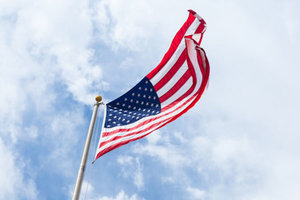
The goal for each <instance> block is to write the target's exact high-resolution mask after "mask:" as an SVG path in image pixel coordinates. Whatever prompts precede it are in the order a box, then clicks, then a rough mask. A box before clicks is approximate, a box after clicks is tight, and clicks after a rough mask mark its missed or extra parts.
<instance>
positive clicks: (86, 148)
mask: <svg viewBox="0 0 300 200" xmlns="http://www.w3.org/2000/svg"><path fill="white" fill-rule="evenodd" d="M95 100H96V103H95V104H94V110H93V114H92V118H91V122H90V127H89V131H88V134H87V137H86V141H85V145H84V150H83V153H82V158H81V163H80V167H79V170H78V175H77V180H76V185H75V189H74V193H73V198H72V200H78V199H79V195H80V190H81V186H82V181H83V177H84V171H85V167H86V161H87V158H88V154H89V149H90V144H91V139H92V136H93V130H94V125H95V120H96V117H97V111H98V108H99V105H100V104H103V103H101V101H102V97H101V96H96V98H95Z"/></svg>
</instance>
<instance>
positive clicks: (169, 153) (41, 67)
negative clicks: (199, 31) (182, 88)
mask: <svg viewBox="0 0 300 200" xmlns="http://www.w3.org/2000/svg"><path fill="white" fill-rule="evenodd" d="M170 5H171V8H170ZM190 8H192V9H194V10H195V11H197V12H198V13H199V14H200V15H201V16H202V17H204V19H206V21H207V23H208V29H207V32H206V35H205V38H204V40H203V47H204V48H205V49H206V51H207V54H208V58H209V60H210V63H211V77H210V82H209V88H208V90H207V91H206V92H205V93H204V95H203V97H202V99H201V100H200V102H199V103H198V104H197V105H196V106H195V107H194V108H193V109H192V110H190V112H188V113H187V114H185V115H184V116H183V117H182V118H180V119H178V120H176V121H175V122H173V123H172V124H170V125H168V126H166V127H165V128H163V129H161V130H160V131H157V132H155V133H152V134H151V135H150V136H148V137H147V139H144V140H142V141H138V142H135V143H134V144H131V145H128V146H127V147H126V148H129V150H126V151H125V150H124V148H125V147H124V148H123V149H122V152H123V151H124V152H125V153H124V152H123V153H122V156H120V155H119V153H120V152H121V151H117V150H116V151H115V152H117V153H110V154H108V155H109V156H106V157H104V158H103V160H104V161H103V162H101V161H97V162H101V168H100V171H101V172H102V170H103V171H105V172H106V173H105V175H102V173H101V172H100V174H101V175H99V174H98V175H95V176H94V177H93V176H92V178H91V179H92V182H91V183H89V184H90V188H91V192H90V193H89V195H91V196H92V197H93V198H94V199H98V200H100V199H101V200H114V199H116V200H138V199H143V198H141V197H140V196H143V197H144V198H146V197H147V198H146V199H153V198H154V199H170V196H171V197H174V198H173V199H175V197H176V199H186V198H185V197H189V198H190V199H201V198H202V199H204V198H205V199H208V200H209V199H212V200H213V199H230V200H234V199H246V200H248V199H249V200H254V199H265V200H268V199H272V200H274V199H275V200H276V199H293V198H294V197H297V196H300V194H299V190H298V188H297V186H298V185H299V180H300V174H299V173H298V171H299V170H298V169H299V167H300V162H299V159H298V155H299V145H298V141H299V136H298V132H297V130H299V129H300V127H299V120H298V113H299V112H300V110H299V106H298V102H299V101H300V99H299V97H300V93H299V89H298V88H299V86H300V82H299V78H298V74H299V69H298V68H299V67H298V60H297V59H298V54H299V45H297V44H298V43H299V37H298V35H299V20H297V19H298V18H299V12H298V10H299V3H298V2H297V1H293V0H291V1H275V2H274V1H270V0H267V1H263V2H261V1H259V2H256V1H253V2H250V1H249V2H238V1H235V0H230V1H226V2H223V1H217V2H212V1H200V2H199V1H198V0H191V1H176V2H173V1H172V2H171V1H158V0H155V1H151V2H149V1H136V0H129V1H126V3H125V2H123V1H120V0H111V1H107V0H101V1H93V2H88V1H81V0H77V1H58V0H55V1H40V2H36V1H23V0H15V1H10V0H3V1H1V5H0V13H1V14H0V57H1V59H0V70H1V73H0V91H1V98H0V111H1V112H0V125H1V127H2V128H1V131H0V154H1V153H2V154H1V156H0V157H1V158H2V160H1V161H0V165H1V168H2V169H3V170H1V171H0V178H1V180H5V182H3V181H2V182H1V184H0V198H1V199H2V198H3V199H20V198H21V194H22V197H23V198H25V199H43V198H47V197H48V196H49V195H50V194H49V193H51V192H49V190H50V189H52V190H51V191H60V192H58V193H59V194H60V195H62V193H64V192H65V193H66V194H63V195H62V196H61V198H60V199H64V198H67V197H69V196H68V195H67V194H68V190H69V189H68V188H67V189H61V187H62V186H61V185H59V184H58V183H60V182H61V183H63V184H64V185H72V183H70V182H71V180H70V179H72V181H73V178H74V177H75V176H76V172H77V167H72V166H73V165H75V163H76V162H74V160H75V159H74V157H79V156H77V154H78V155H79V154H80V153H81V151H80V150H79V149H80V145H78V144H79V143H80V144H82V143H83V142H82V141H81V140H79V139H82V138H84V134H81V133H82V132H84V131H85V130H86V126H87V125H85V124H88V120H89V119H88V117H87V116H86V113H90V112H91V110H90V109H88V108H86V107H84V106H83V105H87V104H90V103H91V102H92V101H93V97H94V96H95V94H96V92H99V91H104V94H105V97H106V98H107V97H109V98H110V97H113V96H114V95H115V96H116V95H120V94H121V92H122V91H123V92H124V91H126V89H128V88H129V87H131V86H132V85H133V84H135V83H136V82H137V81H138V80H139V79H140V78H141V77H142V76H143V75H145V74H146V73H148V72H149V71H150V70H151V69H152V68H153V66H155V65H156V64H157V63H158V62H159V61H160V59H161V57H162V55H163V54H164V53H165V51H166V50H167V48H168V45H169V44H170V42H171V38H173V36H174V34H175V32H176V31H177V30H178V28H179V27H180V25H181V24H182V22H184V20H185V19H186V17H187V12H186V10H187V9H190ZM95 46H97V47H95ZM98 46H99V47H98ZM104 66H106V67H104ZM116 71H118V74H117V73H115V72H116ZM129 71H130V73H129ZM108 72H109V73H108ZM104 80H105V81H104ZM106 81H108V82H109V83H110V85H109V87H110V89H111V90H110V91H108V90H107V88H108V85H107V83H106ZM130 84H132V85H130ZM120 85H122V87H120ZM123 87H124V88H123ZM126 87H127V88H126ZM117 92H119V93H117ZM75 155H76V156H75ZM110 156H111V157H110ZM109 158H111V159H109ZM78 159H79V158H78ZM112 160H116V162H114V161H112ZM78 162H79V161H78ZM19 163H21V165H20V164H19ZM58 163H59V164H58ZM152 170H153V171H154V172H155V173H152V175H151V176H149V175H148V174H149V173H148V172H149V171H150V172H153V171H152ZM158 172H159V173H158ZM46 174H48V176H46ZM53 174H55V175H57V177H62V178H56V179H55V180H52V183H53V182H55V183H56V184H57V185H59V186H57V188H51V187H49V188H48V187H47V191H46V190H45V189H43V184H45V183H44V182H43V181H42V179H45V176H46V177H47V178H48V179H49V181H51V180H50V178H49V177H50V176H51V177H54V176H53ZM116 174H117V175H119V176H118V179H116V178H115V175H116ZM98 176H99V177H100V176H101V178H103V179H99V177H98ZM6 177H8V178H7V180H6ZM70 177H72V178H70ZM47 178H46V179H47ZM58 180H59V181H58ZM74 180H75V178H74ZM99 180H101V181H102V180H106V181H105V182H106V184H102V183H103V181H102V182H101V181H100V183H101V184H102V185H104V186H101V187H100V186H98V185H97V184H99ZM96 181H97V182H96ZM128 182H130V184H128ZM95 183H96V184H95ZM153 183H156V184H153ZM52 185H54V184H52ZM123 186H124V187H123ZM58 187H59V188H58ZM116 187H117V188H116ZM158 187H163V188H164V190H165V191H166V192H165V193H164V191H162V190H161V189H160V188H158ZM23 188H26V191H25V190H24V189H23ZM99 188H100V189H99ZM111 188H114V190H113V191H112V190H111ZM125 188H126V189H125ZM122 189H123V190H122ZM136 189H138V192H137V193H136V194H135V192H133V193H131V194H130V193H129V194H127V191H132V190H134V191H135V190H136ZM101 190H104V191H105V194H106V195H104V196H100V195H99V193H101V192H102V191H101ZM153 190H155V191H156V193H155V195H156V196H151V195H153V194H150V193H151V192H152V191H153ZM119 191H120V192H119ZM124 191H126V193H125V192H124ZM140 193H142V194H143V195H141V194H140ZM180 193H181V194H182V196H180ZM51 195H52V194H51ZM172 195H174V196H172ZM148 197H149V198H148Z"/></svg>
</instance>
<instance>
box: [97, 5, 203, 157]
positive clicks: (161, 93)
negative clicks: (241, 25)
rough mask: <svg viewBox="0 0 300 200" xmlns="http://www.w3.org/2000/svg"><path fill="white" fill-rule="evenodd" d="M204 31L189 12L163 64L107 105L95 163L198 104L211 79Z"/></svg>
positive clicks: (201, 23)
mask: <svg viewBox="0 0 300 200" xmlns="http://www.w3.org/2000/svg"><path fill="white" fill-rule="evenodd" d="M205 30H206V23H205V21H204V20H203V19H202V18H201V17H200V16H199V15H197V13H195V12H194V11H192V10H189V17H188V19H187V20H186V22H185V23H184V24H183V26H182V27H181V28H180V30H179V31H178V32H177V34H176V35H175V37H174V39H173V41H172V43H171V46H170V48H169V50H168V52H167V53H166V54H165V56H164V57H163V59H162V61H161V63H160V64H159V65H158V66H157V67H156V68H154V69H153V70H152V71H151V72H150V73H149V74H148V75H147V76H146V77H145V78H143V79H142V80H141V81H140V82H139V83H138V84H137V85H136V86H134V87H133V88H132V89H131V90H129V91H128V92H127V93H125V94H124V95H122V96H121V97H119V98H117V99H115V100H114V101H111V102H110V103H108V104H106V106H105V116H104V122H103V127H102V134H101V137H100V140H99V145H98V148H97V152H96V159H97V158H99V157H100V156H102V155H104V154H105V153H107V152H109V151H111V150H113V149H115V148H118V147H120V146H122V145H124V144H127V143H129V142H131V141H134V140H138V139H140V138H142V137H145V136H146V135H148V134H150V133H151V132H153V131H155V130H157V129H159V128H160V127H162V126H164V125H166V124H167V123H170V122H171V121H173V120H175V119H176V118H178V117H179V116H181V115H182V114H183V113H185V112H186V111H187V110H189V109H190V108H191V107H193V105H194V104H195V103H196V102H197V101H198V100H199V98H200V97H201V95H202V93H203V91H204V89H205V87H206V84H207V81H208V77H209V63H208V60H207V58H206V54H205V52H204V50H203V49H202V48H200V46H199V45H200V43H201V40H202V37H203V33H204V32H205Z"/></svg>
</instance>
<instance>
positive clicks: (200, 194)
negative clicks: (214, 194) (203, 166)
mask: <svg viewBox="0 0 300 200" xmlns="http://www.w3.org/2000/svg"><path fill="white" fill-rule="evenodd" d="M186 191H187V192H188V193H190V195H191V199H199V200H200V199H204V196H205V191H203V190H201V189H198V188H193V187H188V188H186Z"/></svg>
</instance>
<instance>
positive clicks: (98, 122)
mask: <svg viewBox="0 0 300 200" xmlns="http://www.w3.org/2000/svg"><path fill="white" fill-rule="evenodd" d="M99 124H100V116H99V115H97V118H96V129H94V132H95V131H97V132H99ZM94 135H95V134H93V138H94V140H93V139H92V150H93V151H92V152H95V151H96V148H97V146H96V140H97V138H98V137H97V135H96V137H94ZM90 160H91V169H90V170H89V171H88V172H87V173H88V174H87V185H86V189H85V194H84V200H86V199H87V192H88V189H89V183H90V177H91V176H90V175H91V174H92V170H93V164H94V162H93V160H94V159H93V155H92V156H90Z"/></svg>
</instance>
